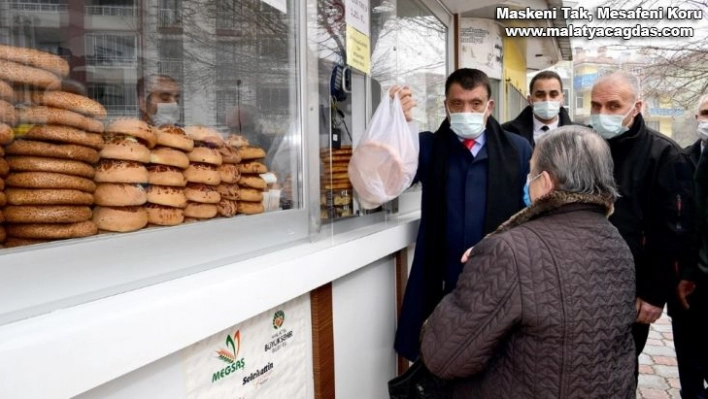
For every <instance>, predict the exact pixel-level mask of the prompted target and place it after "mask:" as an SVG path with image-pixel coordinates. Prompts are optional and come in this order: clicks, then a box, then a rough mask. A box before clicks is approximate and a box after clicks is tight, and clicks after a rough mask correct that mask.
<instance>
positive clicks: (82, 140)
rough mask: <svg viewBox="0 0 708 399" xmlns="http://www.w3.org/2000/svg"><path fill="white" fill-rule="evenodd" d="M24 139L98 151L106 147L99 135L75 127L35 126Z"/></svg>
mask: <svg viewBox="0 0 708 399" xmlns="http://www.w3.org/2000/svg"><path fill="white" fill-rule="evenodd" d="M22 138H24V139H30V140H47V141H57V142H60V143H69V144H79V145H85V146H86V147H91V148H95V149H97V150H100V149H102V148H103V146H104V141H103V136H101V135H100V134H98V133H87V132H84V131H83V130H79V129H76V128H73V127H69V126H59V125H34V126H32V128H31V129H30V130H28V131H27V133H25V134H24V136H22Z"/></svg>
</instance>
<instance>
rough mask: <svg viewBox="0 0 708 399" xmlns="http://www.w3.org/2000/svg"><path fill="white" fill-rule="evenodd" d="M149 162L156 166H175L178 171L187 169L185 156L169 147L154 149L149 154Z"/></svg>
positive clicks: (187, 161) (187, 162) (187, 159)
mask: <svg viewBox="0 0 708 399" xmlns="http://www.w3.org/2000/svg"><path fill="white" fill-rule="evenodd" d="M150 162H151V163H154V164H157V165H167V166H175V167H178V168H180V169H187V167H189V158H188V157H187V154H185V153H184V152H182V151H180V150H175V149H174V148H170V147H156V148H153V149H152V151H151V153H150Z"/></svg>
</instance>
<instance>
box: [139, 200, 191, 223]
mask: <svg viewBox="0 0 708 399" xmlns="http://www.w3.org/2000/svg"><path fill="white" fill-rule="evenodd" d="M145 210H146V211H147V214H148V223H150V224H156V225H158V226H176V225H178V224H182V222H183V221H184V210H182V209H180V208H173V207H171V206H164V205H158V204H151V203H147V204H145Z"/></svg>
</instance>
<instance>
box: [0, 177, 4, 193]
mask: <svg viewBox="0 0 708 399" xmlns="http://www.w3.org/2000/svg"><path fill="white" fill-rule="evenodd" d="M4 189H5V180H3V179H2V178H0V191H2V190H4Z"/></svg>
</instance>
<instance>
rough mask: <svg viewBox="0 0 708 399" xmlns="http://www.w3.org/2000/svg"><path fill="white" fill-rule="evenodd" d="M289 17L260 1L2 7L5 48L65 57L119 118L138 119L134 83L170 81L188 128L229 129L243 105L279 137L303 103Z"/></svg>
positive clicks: (112, 0) (83, 0)
mask: <svg viewBox="0 0 708 399" xmlns="http://www.w3.org/2000/svg"><path fill="white" fill-rule="evenodd" d="M290 14H292V13H290ZM290 14H288V13H282V12H280V11H278V10H275V9H273V8H272V7H270V6H269V5H267V4H265V3H263V2H261V1H260V0H230V1H222V0H196V1H184V2H183V1H182V0H147V1H143V0H0V43H4V44H10V45H15V46H23V47H32V48H36V49H40V50H43V51H48V52H51V53H54V54H59V55H61V56H62V57H64V58H65V59H67V60H68V61H69V63H70V66H71V74H70V78H71V79H72V80H75V81H77V82H80V83H81V84H83V85H84V86H85V88H86V91H87V94H88V96H89V97H91V98H94V99H96V100H97V101H99V102H101V103H102V104H103V105H104V106H105V107H106V108H107V110H108V112H109V115H110V116H112V117H118V116H137V115H138V103H139V102H138V98H137V89H136V83H137V80H138V79H139V78H140V77H142V76H147V75H151V74H164V75H169V76H171V77H173V78H174V79H175V80H177V81H178V82H179V83H180V84H181V85H182V87H183V101H182V108H183V109H182V111H183V115H184V118H185V120H187V121H192V123H202V124H210V125H216V126H223V125H224V123H225V119H226V116H227V113H228V112H229V111H230V110H231V109H232V108H233V107H234V106H236V105H238V104H239V103H241V104H250V105H254V106H257V107H259V109H262V110H264V114H265V116H267V118H265V119H266V120H267V121H269V123H271V124H273V125H274V128H277V126H278V124H279V123H281V124H287V122H286V121H289V120H290V115H292V111H293V110H292V106H293V104H294V103H296V101H294V100H295V99H296V98H297V95H296V90H294V84H293V82H295V76H296V75H295V74H296V63H295V50H294V49H295V40H296V39H295V36H296V35H295V34H294V32H292V30H293V27H294V23H293V22H294V18H295V17H294V16H292V15H290Z"/></svg>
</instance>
